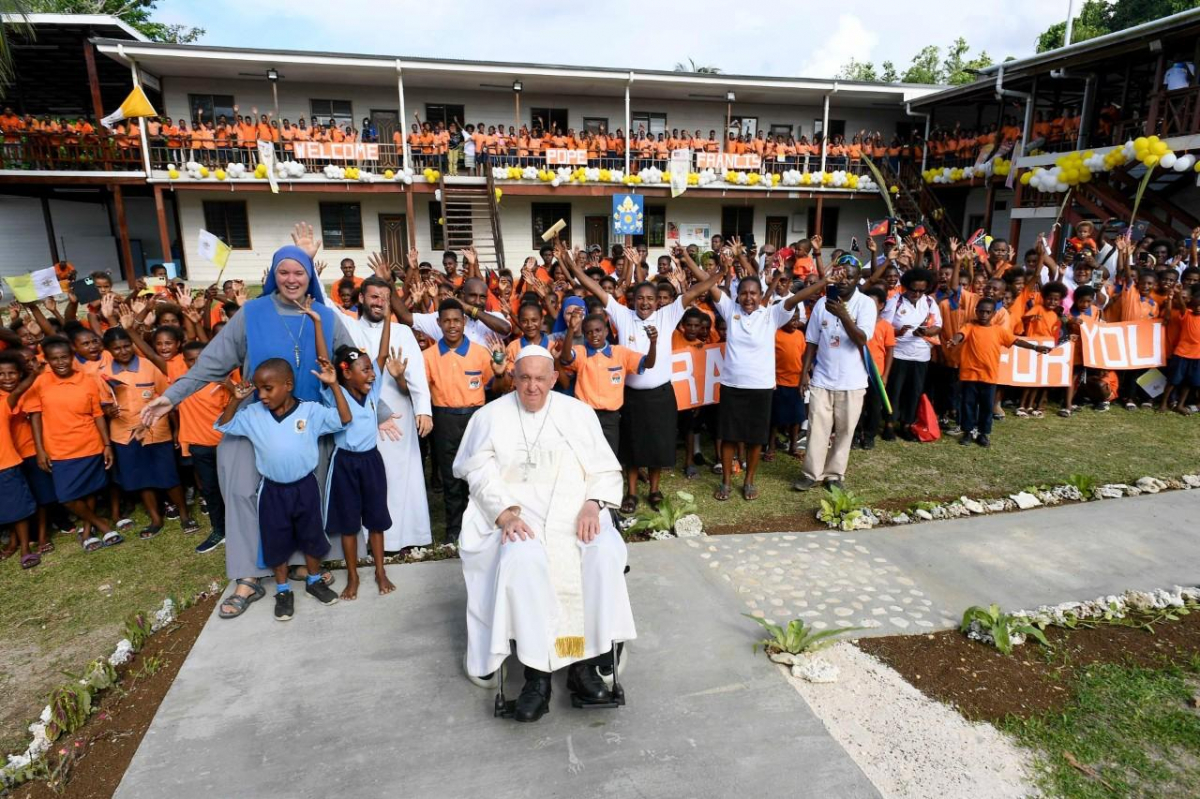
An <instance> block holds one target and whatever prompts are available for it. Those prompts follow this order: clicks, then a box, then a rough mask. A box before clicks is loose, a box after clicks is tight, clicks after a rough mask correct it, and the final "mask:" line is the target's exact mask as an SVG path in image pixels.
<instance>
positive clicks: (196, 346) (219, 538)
mask: <svg viewBox="0 0 1200 799" xmlns="http://www.w3.org/2000/svg"><path fill="white" fill-rule="evenodd" d="M203 350H204V345H203V344H202V343H200V342H199V341H189V342H188V343H187V344H185V345H184V346H183V361H184V364H185V365H186V366H187V368H189V369H191V368H192V366H193V365H194V364H195V363H196V360H197V359H198V358H199V357H200V353H201V351H203ZM241 382H242V377H241V373H240V372H239V371H238V370H237V369H235V370H233V372H231V373H230V374H229V377H228V378H226V380H225V381H224V382H222V383H209V384H208V385H207V386H205V387H204V388H202V389H200V390H199V391H197V392H196V393H195V394H193V395H191V396H190V397H188V398H187V399H185V400H184V401H183V402H181V403H179V431H178V436H177V438H178V441H179V451H180V454H181V455H182V456H183V458H184V459H185V461H191V466H192V469H193V470H194V471H195V474H196V482H197V483H198V484H199V488H200V511H201V512H202V513H206V514H207V515H208V520H209V523H210V525H211V527H212V532H211V533H209V535H208V538H206V539H204V540H203V541H202V542H200V544H199V545H197V547H196V552H198V553H200V554H204V553H206V552H211V551H212V550H214V549H216V548H217V547H218V546H220V545H221V544H223V543H224V542H225V500H223V499H222V498H221V486H220V484H219V483H218V482H217V445H218V444H220V443H221V439H222V438H223V436H222V435H221V433H220V432H218V431H217V430H216V429H214V428H213V425H214V424H215V423H216V421H217V419H219V418H220V416H221V412H222V411H223V410H225V406H226V405H228V404H229V399H230V397H232V396H233V394H234V387H235V386H237V385H238V384H240V383H241Z"/></svg>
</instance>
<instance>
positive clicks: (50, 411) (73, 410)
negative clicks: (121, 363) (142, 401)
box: [24, 370, 104, 461]
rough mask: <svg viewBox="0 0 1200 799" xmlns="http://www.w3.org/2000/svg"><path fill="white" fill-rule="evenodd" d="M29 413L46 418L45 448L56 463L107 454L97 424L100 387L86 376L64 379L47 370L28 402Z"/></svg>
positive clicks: (39, 378)
mask: <svg viewBox="0 0 1200 799" xmlns="http://www.w3.org/2000/svg"><path fill="white" fill-rule="evenodd" d="M24 406H25V412H26V413H40V414H41V415H42V445H43V446H44V447H45V448H46V454H48V455H49V456H50V460H52V461H63V460H70V459H72V458H88V457H92V456H94V455H99V454H101V453H102V452H104V441H103V439H101V438H100V430H99V429H98V428H97V427H96V420H97V419H99V418H100V417H102V416H103V415H104V411H103V410H102V409H101V408H100V383H99V381H97V380H96V379H95V378H93V377H90V376H88V375H85V374H84V373H83V372H79V371H76V372H72V373H71V376H70V377H66V378H60V377H58V376H57V375H56V374H54V373H53V372H51V371H50V370H46V371H45V372H43V373H42V374H41V376H40V377H38V379H37V380H35V381H34V383H33V386H32V387H31V388H30V389H29V393H28V395H26V398H25V403H24Z"/></svg>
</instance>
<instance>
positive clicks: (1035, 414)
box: [1029, 410, 1046, 419]
mask: <svg viewBox="0 0 1200 799" xmlns="http://www.w3.org/2000/svg"><path fill="white" fill-rule="evenodd" d="M1029 415H1030V416H1032V417H1033V418H1034V419H1041V418H1042V417H1043V416H1045V415H1046V413H1045V411H1040V410H1033V411H1030V412H1029Z"/></svg>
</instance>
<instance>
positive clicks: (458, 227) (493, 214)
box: [440, 173, 504, 272]
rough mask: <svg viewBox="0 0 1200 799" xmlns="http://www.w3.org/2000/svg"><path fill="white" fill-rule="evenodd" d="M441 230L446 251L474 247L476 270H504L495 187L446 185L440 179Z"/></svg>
mask: <svg viewBox="0 0 1200 799" xmlns="http://www.w3.org/2000/svg"><path fill="white" fill-rule="evenodd" d="M440 189H441V195H442V201H441V202H442V230H443V233H444V237H443V238H444V239H445V243H446V249H447V250H454V251H455V252H457V251H459V250H461V249H463V248H464V247H474V248H475V253H476V255H478V256H479V268H480V269H481V270H482V271H484V272H494V271H495V270H497V269H503V268H504V243H503V239H502V238H501V236H500V209H499V207H498V205H497V203H496V186H495V184H494V183H493V182H492V176H491V174H490V173H489V174H488V177H487V183H486V184H484V183H458V182H454V183H447V182H446V176H445V175H442V179H441V185H440Z"/></svg>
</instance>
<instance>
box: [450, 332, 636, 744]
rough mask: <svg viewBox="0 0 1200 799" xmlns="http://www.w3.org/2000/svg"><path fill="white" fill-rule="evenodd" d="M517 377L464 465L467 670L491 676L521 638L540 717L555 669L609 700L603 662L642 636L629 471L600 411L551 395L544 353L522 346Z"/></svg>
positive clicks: (525, 698)
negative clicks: (636, 614) (628, 580)
mask: <svg viewBox="0 0 1200 799" xmlns="http://www.w3.org/2000/svg"><path fill="white" fill-rule="evenodd" d="M513 376H514V383H515V389H516V390H515V391H514V392H513V393H511V394H508V395H506V396H504V397H501V398H500V399H498V400H495V401H493V402H491V403H489V404H488V405H486V406H484V407H483V408H482V409H481V410H480V411H478V412H477V413H476V414H475V415H474V416H473V417H472V418H471V421H470V424H468V426H467V430H466V434H465V435H464V437H463V441H462V445H461V446H460V447H459V450H458V456H457V457H456V458H455V459H454V476H455V477H458V478H461V479H464V480H466V481H467V483H468V484H469V486H470V502H469V504H468V506H467V511H466V514H465V515H464V516H463V527H462V535H461V537H460V539H459V554H460V556H461V558H462V566H463V578H464V579H465V581H466V584H467V657H466V669H467V673H468V675H473V676H474V677H476V678H484V679H487V678H488V677H490V675H492V674H493V673H494V672H495V671H496V670H497V669H498V668H500V664H501V663H503V662H504V659H505V658H506V657H508V655H509V654H510V652H511V643H510V642H511V641H514V640H515V641H516V644H517V658H518V659H519V660H520V661H521V663H523V664H524V665H525V687H524V689H523V690H522V691H521V694H520V696H519V697H518V699H517V702H516V708H515V712H514V716H513V717H514V718H515V719H516V720H518V721H537V720H538V719H539V718H541V717H542V715H543V714H545V713H546V712H547V711H548V710H549V700H550V673H551V672H553V671H555V670H557V669H560V668H562V667H564V666H566V667H568V673H567V688H568V690H570V691H571V693H572V694H574V695H575V696H576V697H578V698H579V699H581V700H582V701H583V702H585V703H587V702H591V703H602V702H608V701H610V700H611V695H610V693H609V689H608V687H607V686H606V685H605V684H604V682H603V680H602V679H601V678H600V676H599V674H598V672H597V665H598V663H599V662H600V661H601V660H602V659H603V660H604V661H605V662H607V661H608V654H609V652H610V651H611V650H612V648H613V646H614V644H615V642H619V641H629V640H632V639H634V638H636V637H637V632H636V630H635V629H634V624H633V612H632V610H631V609H630V606H629V594H628V592H627V590H626V587H625V563H626V550H625V542H624V540H623V539H622V538H621V535H620V533H618V532H617V529H616V527H615V526H614V525H613V522H612V514H611V513H610V512H609V509H610V508H613V507H616V506H617V505H619V504H620V502H621V492H622V485H621V465H620V464H619V463H618V462H617V458H616V456H615V455H614V454H613V452H612V449H611V448H610V447H609V445H608V443H607V441H606V440H605V438H604V433H603V432H602V431H601V429H600V422H599V420H598V419H597V418H596V414H595V411H593V410H592V409H591V408H590V407H589V406H587V405H585V404H584V403H582V402H580V401H578V400H576V399H574V398H572V397H568V396H566V395H564V394H556V393H553V392H552V391H551V389H552V387H553V386H554V382H555V380H556V378H557V374H556V373H555V371H554V360H553V357H552V356H551V354H550V352H549V351H547V350H546V349H545V348H543V347H539V346H529V347H525V348H524V349H522V350H521V353H520V355H518V356H517V360H516V365H515V368H514V372H513Z"/></svg>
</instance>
